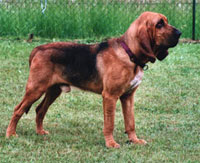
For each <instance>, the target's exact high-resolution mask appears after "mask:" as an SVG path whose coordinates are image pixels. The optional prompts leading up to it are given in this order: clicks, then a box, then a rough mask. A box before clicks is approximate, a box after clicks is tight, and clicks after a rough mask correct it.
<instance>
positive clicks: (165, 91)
mask: <svg viewBox="0 0 200 163" xmlns="http://www.w3.org/2000/svg"><path fill="white" fill-rule="evenodd" d="M50 41H52V40H40V39H38V40H37V41H35V42H33V43H26V42H25V41H23V40H10V39H9V40H5V39H0V162H1V163H8V162H9V163H10V162H13V163H14V162H24V163H25V162H29V163H30V162H48V163H50V162H52V163H55V162H109V163H110V162H120V163H122V162H157V163H161V162H180V163H183V162H187V163H189V162H200V98H199V96H200V84H199V83H200V64H199V62H200V44H186V43H184V44H183V43H180V44H179V45H178V46H177V47H175V48H173V49H171V50H170V55H169V56H168V57H167V58H166V59H165V60H164V61H163V62H159V61H157V62H156V63H155V64H149V70H147V71H145V72H144V74H145V75H144V78H143V82H142V84H141V85H140V87H139V89H138V90H137V93H136V97H135V118H136V131H137V135H138V136H139V137H140V138H143V139H145V140H146V141H147V142H148V144H147V145H146V146H140V145H132V144H127V143H126V142H127V140H128V139H127V135H125V134H124V124H123V116H122V111H121V106H120V103H118V104H117V112H116V120H115V132H114V136H115V139H116V141H117V142H118V143H120V144H121V148H120V149H107V148H106V147H105V142H104V138H103V133H102V128H103V110H102V99H101V96H99V95H96V94H93V93H88V92H83V91H79V90H73V91H72V92H71V93H68V94H62V95H61V96H60V97H59V98H58V99H57V100H56V102H55V103H54V104H53V105H52V106H51V107H50V109H49V111H48V113H47V116H46V118H45V120H44V126H45V129H47V130H48V131H49V132H50V135H47V136H38V135H36V133H35V110H34V109H35V107H36V104H35V105H34V106H33V107H32V108H31V110H30V113H29V114H28V115H24V116H23V117H22V119H21V120H20V122H19V124H18V128H17V133H18V135H19V137H18V138H14V137H13V138H11V139H6V138H5V133H6V128H7V125H8V123H9V120H10V118H11V115H12V113H13V109H14V107H15V105H17V104H18V103H19V102H20V100H21V98H22V96H23V94H24V87H25V84H26V80H27V77H28V72H29V68H28V58H29V54H30V52H31V50H32V49H33V48H34V47H35V46H37V45H40V44H44V43H46V42H50ZM54 41H55V40H54ZM82 42H87V40H86V41H85V40H83V41H82ZM37 104H38V103H37Z"/></svg>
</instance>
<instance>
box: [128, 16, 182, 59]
mask: <svg viewBox="0 0 200 163" xmlns="http://www.w3.org/2000/svg"><path fill="white" fill-rule="evenodd" d="M125 35H126V37H127V38H128V41H129V45H130V44H131V45H130V46H131V47H132V49H135V50H134V52H135V53H136V54H137V53H138V54H139V55H143V56H142V57H143V58H145V57H146V58H147V59H146V60H147V61H150V62H152V63H153V62H155V60H156V58H157V59H158V60H163V59H164V58H165V57H166V56H167V55H168V49H169V48H171V47H174V46H176V45H177V43H178V40H179V38H180V36H181V32H180V31H179V30H178V29H176V28H175V27H173V26H171V25H170V24H168V20H167V18H166V17H165V16H164V15H162V14H159V13H154V12H144V13H142V14H141V15H140V16H139V17H138V18H137V19H136V20H135V21H134V22H133V23H132V24H131V26H130V27H129V29H128V30H127V32H126V33H125ZM140 58H141V56H140Z"/></svg>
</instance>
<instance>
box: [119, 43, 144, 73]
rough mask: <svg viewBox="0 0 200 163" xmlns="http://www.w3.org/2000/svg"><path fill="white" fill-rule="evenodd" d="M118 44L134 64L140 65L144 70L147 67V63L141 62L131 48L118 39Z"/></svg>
mask: <svg viewBox="0 0 200 163" xmlns="http://www.w3.org/2000/svg"><path fill="white" fill-rule="evenodd" d="M120 44H121V46H122V48H123V49H124V50H125V51H126V53H127V54H128V56H129V58H130V60H131V61H132V62H134V63H135V64H136V65H138V66H140V67H141V68H142V69H144V70H147V69H148V65H146V64H145V63H141V62H140V60H139V59H138V58H137V57H136V56H135V55H134V54H133V53H132V51H131V49H130V48H129V47H128V45H127V44H126V43H125V42H124V41H120Z"/></svg>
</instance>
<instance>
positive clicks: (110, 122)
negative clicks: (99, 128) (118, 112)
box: [102, 91, 120, 148]
mask: <svg viewBox="0 0 200 163" xmlns="http://www.w3.org/2000/svg"><path fill="white" fill-rule="evenodd" d="M102 96H103V111H104V129H103V134H104V137H105V142H106V146H107V147H108V148H119V147H120V145H119V144H117V143H116V142H115V140H114V138H113V130H114V120H115V109H116V102H117V99H118V98H117V97H114V96H113V95H110V94H109V93H107V92H105V91H104V92H103V93H102Z"/></svg>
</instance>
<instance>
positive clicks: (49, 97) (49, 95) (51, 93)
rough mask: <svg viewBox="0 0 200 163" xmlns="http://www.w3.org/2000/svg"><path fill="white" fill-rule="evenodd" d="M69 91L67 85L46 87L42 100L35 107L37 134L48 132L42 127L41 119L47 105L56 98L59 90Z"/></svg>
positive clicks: (59, 92)
mask: <svg viewBox="0 0 200 163" xmlns="http://www.w3.org/2000/svg"><path fill="white" fill-rule="evenodd" d="M62 91H64V92H69V91H70V87H69V86H68V85H53V86H52V87H50V88H48V89H47V91H46V95H45V97H44V99H43V101H42V102H41V103H40V104H39V105H38V107H37V108H36V132H37V134H39V135H44V134H48V131H45V130H44V129H43V120H44V117H45V114H46V112H47V110H48V108H49V106H50V105H51V104H52V103H53V102H54V101H55V100H56V98H57V97H58V96H59V95H60V94H61V92H62Z"/></svg>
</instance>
